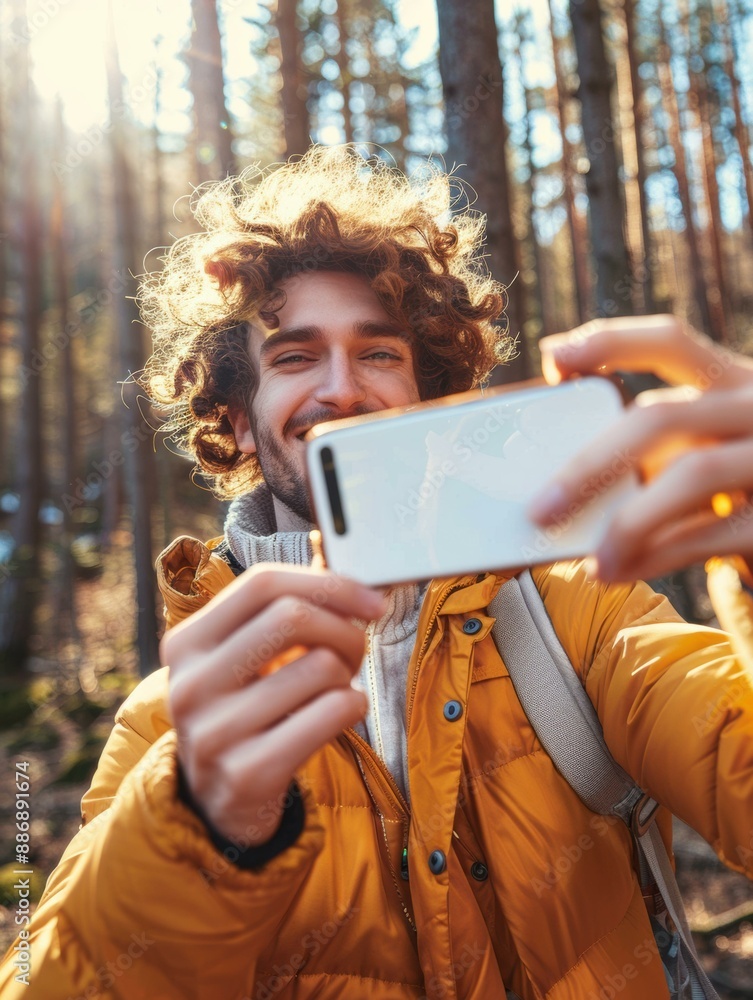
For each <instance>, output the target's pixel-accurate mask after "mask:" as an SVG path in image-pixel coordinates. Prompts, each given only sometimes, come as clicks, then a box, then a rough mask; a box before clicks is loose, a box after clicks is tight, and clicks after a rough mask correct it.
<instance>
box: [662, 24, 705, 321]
mask: <svg viewBox="0 0 753 1000" xmlns="http://www.w3.org/2000/svg"><path fill="white" fill-rule="evenodd" d="M659 32H660V34H659V51H658V53H657V73H658V75H659V85H660V87H661V92H662V103H663V104H664V108H665V110H666V112H667V118H668V123H669V124H668V138H669V142H670V145H671V146H672V151H673V152H674V156H675V165H674V168H673V170H674V175H675V179H676V180H677V191H678V194H679V196H680V203H681V205H682V211H683V215H684V216H685V232H686V234H687V239H688V250H689V251H690V263H691V268H692V271H693V287H694V290H695V296H694V297H695V300H696V304H697V306H698V310H699V312H700V317H701V325H702V327H703V329H704V330H705V332H706V333H707V334H709V336H712V335H713V330H714V324H713V323H712V319H711V309H710V306H709V300H708V297H707V295H706V277H705V267H704V263H703V258H702V257H701V251H700V247H699V244H698V233H697V232H696V227H695V221H694V219H693V206H692V204H691V200H690V185H689V183H688V167H687V158H686V156H685V145H684V143H683V141H682V132H681V129H680V107H679V104H678V103H677V91H676V90H675V85H674V80H673V78H672V65H671V53H670V49H669V44H668V42H667V33H666V29H665V27H664V19H663V17H662V14H661V12H660V14H659Z"/></svg>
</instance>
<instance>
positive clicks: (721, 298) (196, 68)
mask: <svg viewBox="0 0 753 1000" xmlns="http://www.w3.org/2000/svg"><path fill="white" fill-rule="evenodd" d="M751 57H753V0H679V2H677V3H671V2H668V0H603V2H601V3H598V2H597V0H576V2H570V3H568V2H567V0H548V2H547V0H528V2H525V0H520V2H517V3H516V2H513V0H500V2H498V3H497V4H496V6H495V4H494V2H493V0H436V4H435V3H434V2H433V0H258V2H257V0H170V2H169V3H167V2H162V3H160V2H159V0H156V2H155V0H150V2H149V0H108V2H102V0H29V2H28V3H27V2H26V0H0V459H1V461H0V727H2V736H1V737H0V739H1V740H2V746H3V748H4V751H5V752H6V753H7V756H8V760H9V762H10V761H18V760H24V761H29V764H30V768H31V773H32V775H33V781H32V785H33V788H34V789H35V795H36V799H35V808H36V811H35V812H34V820H33V823H32V831H31V832H32V837H31V841H32V845H33V847H32V854H31V861H32V863H33V866H34V872H35V880H34V884H35V887H36V888H35V894H37V895H38V892H39V889H40V887H41V886H42V885H43V883H44V878H45V877H46V875H47V874H48V873H49V870H50V869H51V867H52V866H53V865H54V864H55V862H56V861H57V858H58V857H59V854H60V851H61V850H62V847H63V846H64V844H65V842H66V841H67V840H68V839H69V837H70V836H71V834H72V832H73V831H74V830H75V827H76V824H77V816H78V804H77V803H78V798H79V797H80V794H81V791H82V790H83V789H84V788H85V787H86V782H87V781H88V780H89V778H90V777H91V774H92V773H93V769H94V767H95V765H96V760H97V758H98V755H99V753H100V751H101V747H102V744H103V740H104V739H105V738H106V736H107V734H108V732H109V728H110V725H111V720H112V713H113V710H114V707H115V706H116V705H117V704H118V703H119V702H120V701H121V700H122V698H123V697H124V696H125V695H126V694H127V693H128V691H129V690H131V689H132V687H133V686H134V685H135V683H137V681H138V678H139V676H140V675H143V674H146V673H148V672H149V671H150V670H152V669H153V668H154V666H155V665H156V664H157V641H158V635H159V630H160V624H159V622H160V617H161V609H160V601H159V598H158V595H157V594H156V590H155V580H154V572H153V564H154V560H155V558H156V556H157V555H158V553H159V551H160V550H161V549H162V548H163V547H164V546H165V545H166V544H167V543H168V542H169V541H171V540H172V539H173V538H174V537H176V536H177V535H179V534H189V535H194V536H197V537H200V538H210V537H213V536H216V535H218V534H220V533H221V531H222V519H223V508H222V505H221V504H220V503H219V502H218V501H216V500H215V499H214V498H213V497H212V496H211V494H210V493H209V491H208V490H207V488H206V484H205V483H204V482H203V480H202V477H201V476H200V475H192V468H191V463H190V462H189V461H187V459H186V456H184V455H182V454H181V453H180V452H179V450H178V449H177V448H176V447H175V446H174V445H172V444H170V442H169V441H166V440H165V439H164V437H163V436H162V435H160V433H159V426H160V423H161V422H162V420H163V419H164V414H159V413H157V412H155V411H154V410H153V409H152V408H151V407H150V405H149V403H148V401H147V400H146V399H145V398H144V397H143V394H142V393H140V392H139V391H138V390H137V387H136V386H135V384H134V382H133V378H132V376H133V375H134V374H136V373H138V372H139V371H140V370H141V369H142V367H143V365H144V361H145V359H146V357H147V355H148V353H149V334H148V331H147V330H145V329H144V328H143V327H142V326H141V325H140V324H139V322H138V314H137V310H136V306H135V302H134V300H133V296H134V295H135V294H136V287H137V280H136V279H137V276H138V275H139V274H141V273H143V272H144V271H152V270H156V269H158V268H159V266H160V256H161V253H162V250H161V249H160V248H164V247H165V246H166V245H169V244H170V243H171V242H172V241H173V240H174V239H175V238H179V237H180V236H183V235H185V234H187V233H189V232H191V231H192V228H193V220H192V215H191V212H190V201H191V198H192V192H195V190H196V188H197V187H198V186H199V185H201V184H203V183H205V182H208V181H211V180H214V179H218V178H221V177H224V176H226V175H227V174H228V173H235V172H238V171H239V170H241V169H243V168H245V167H247V166H250V165H252V164H258V165H261V166H266V165H268V164H270V163H274V162H278V161H280V160H282V159H284V158H286V157H287V156H290V155H292V154H300V153H302V152H304V151H305V149H306V148H307V147H308V145H309V144H310V142H312V141H313V142H318V143H321V144H324V145H330V144H335V143H342V142H353V143H357V144H371V145H369V146H366V145H363V147H362V148H363V152H364V154H365V155H377V156H380V157H385V158H387V159H389V160H390V161H391V162H393V163H395V164H397V165H398V166H399V167H401V168H403V169H405V170H407V171H408V172H412V171H414V170H419V169H420V168H421V166H422V164H424V163H425V161H426V159H427V158H432V159H434V160H435V161H439V162H444V164H445V165H446V166H447V168H449V169H454V170H455V172H456V173H457V175H458V177H460V178H462V179H463V180H464V181H465V182H467V184H468V185H470V188H469V190H471V191H472V192H474V193H475V201H474V204H473V207H474V208H475V209H478V210H480V211H482V212H484V213H486V214H487V215H488V219H489V224H488V242H487V246H486V253H487V255H488V256H487V260H488V264H489V267H490V269H491V270H492V272H493V274H494V275H495V277H497V278H498V279H499V280H501V281H503V282H504V283H505V284H507V285H508V286H509V305H508V309H507V316H508V320H509V325H510V329H511V330H512V331H513V333H518V335H519V337H518V347H519V355H518V358H517V359H516V361H515V362H514V363H513V364H512V365H511V366H509V368H507V369H505V370H503V371H498V373H497V375H496V380H497V381H514V380H517V379H519V378H521V377H526V376H528V375H532V374H535V373H536V372H537V370H538V354H537V342H538V339H539V338H540V337H541V336H543V335H545V334H548V333H554V332H557V331H561V330H566V329H569V328H571V327H573V326H575V325H577V324H578V323H580V322H584V321H586V320H588V319H590V318H593V317H596V316H616V315H630V314H645V313H650V312H657V311H661V312H674V313H676V314H677V315H679V316H681V317H683V318H686V319H687V320H689V321H690V322H691V323H693V325H695V326H696V327H697V328H698V329H701V330H704V331H705V332H706V333H708V334H709V335H710V336H711V337H713V338H714V339H715V340H717V341H720V342H722V343H725V344H727V345H729V346H731V347H734V348H737V349H741V350H747V351H750V349H751V348H752V347H753V253H751V251H752V250H753V161H752V159H751V129H753V58H751ZM473 197H474V195H471V198H473ZM197 486H198V487H200V488H197ZM702 581H703V573H702V570H701V569H700V568H693V569H691V570H690V571H688V572H687V573H684V574H678V575H677V576H675V577H672V578H670V579H666V580H662V581H659V582H658V585H659V586H660V587H661V588H662V589H664V590H665V591H666V592H667V593H668V594H669V596H670V597H671V599H672V600H673V602H674V603H675V605H676V606H677V607H678V608H679V610H681V612H682V613H683V614H684V615H685V616H686V617H688V618H689V619H693V620H696V621H702V622H705V623H711V624H713V623H714V622H713V617H712V610H711V608H710V605H709V602H708V597H707V595H706V594H705V591H704V589H703V582H702ZM12 841H13V832H12V830H11V826H10V807H9V806H8V808H7V809H6V806H5V803H4V802H3V803H2V805H0V849H2V854H0V864H1V863H2V861H3V860H4V859H5V858H10V857H11V855H12ZM678 858H679V861H680V868H681V870H682V873H683V878H684V879H685V882H684V885H685V889H686V893H688V894H689V896H690V907H691V913H692V915H693V920H694V926H695V928H696V931H697V940H698V942H699V945H700V946H701V948H702V950H703V952H704V956H705V960H706V961H707V962H708V967H709V970H710V971H711V972H712V974H713V975H714V976H715V977H716V981H717V983H718V984H719V987H720V990H722V991H723V993H724V996H725V997H730V998H731V997H735V996H738V995H741V996H742V995H745V996H750V995H751V992H750V991H751V990H753V986H751V982H750V972H747V973H746V972H745V971H744V970H745V966H744V964H743V962H742V960H743V959H745V958H746V957H747V958H749V957H750V956H753V929H752V928H751V925H750V923H748V922H747V918H748V917H750V915H751V912H752V911H753V902H752V901H751V899H752V898H753V892H752V891H751V889H750V886H749V885H748V884H747V883H745V882H744V881H741V880H738V879H737V878H736V877H735V876H732V875H730V874H728V873H724V872H721V871H720V870H719V869H718V868H716V867H715V866H714V862H713V861H712V860H711V859H710V858H709V850H708V848H707V847H706V846H705V845H704V844H703V843H702V842H700V841H699V840H697V838H693V837H692V836H691V835H690V834H689V833H688V832H687V831H686V830H682V829H679V830H678ZM12 867H13V866H12V865H10V866H6V869H0V901H2V900H3V899H5V901H6V902H10V901H11V896H12V886H11V883H12V879H11V878H10V869H11V868H12ZM4 912H5V916H3V911H2V910H0V932H2V933H4V938H3V940H5V941H9V940H10V938H11V936H12V935H11V931H12V924H11V923H10V917H9V914H10V913H11V911H10V910H6V911H4ZM746 975H747V977H748V978H747V979H746V978H745V977H746ZM741 990H742V992H740V991H741ZM746 990H748V991H749V992H747V993H746V992H745V991H746Z"/></svg>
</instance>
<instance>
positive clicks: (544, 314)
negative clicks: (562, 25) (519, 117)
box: [515, 14, 554, 337]
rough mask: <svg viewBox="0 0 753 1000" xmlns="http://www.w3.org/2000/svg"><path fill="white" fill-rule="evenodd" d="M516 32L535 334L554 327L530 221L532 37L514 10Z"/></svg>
mask: <svg viewBox="0 0 753 1000" xmlns="http://www.w3.org/2000/svg"><path fill="white" fill-rule="evenodd" d="M516 34H517V44H516V45H515V53H516V57H517V63H518V73H519V75H520V85H521V88H522V90H523V101H524V104H525V113H526V120H525V132H524V133H523V153H524V156H525V165H526V167H527V169H528V177H527V179H526V182H525V192H526V204H527V208H528V217H529V225H528V241H529V243H530V247H531V254H532V258H533V285H534V286H535V288H536V299H537V302H538V307H539V329H538V336H539V337H545V336H547V334H550V333H554V328H553V325H552V320H551V317H550V316H549V311H548V300H547V297H546V295H545V293H544V281H545V279H546V268H545V267H544V261H543V254H542V250H541V247H540V246H539V240H538V236H537V235H536V226H535V225H534V221H533V216H534V211H535V194H536V167H535V165H534V162H533V138H532V135H531V119H532V117H533V111H534V109H533V104H532V101H531V92H530V90H529V89H528V87H527V86H526V82H525V65H524V60H523V55H522V51H523V46H524V44H525V43H526V42H530V41H532V37H531V33H530V22H528V19H527V18H526V17H525V15H523V14H518V17H517V23H516ZM527 298H528V296H527ZM528 301H529V302H530V298H528Z"/></svg>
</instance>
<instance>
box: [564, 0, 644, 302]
mask: <svg viewBox="0 0 753 1000" xmlns="http://www.w3.org/2000/svg"><path fill="white" fill-rule="evenodd" d="M570 18H571V20H572V25H573V37H574V39H575V50H576V53H577V56H578V76H579V77H580V85H579V88H578V97H579V98H580V102H581V106H582V124H583V138H584V142H585V146H586V155H587V156H588V161H589V169H588V173H587V174H586V190H587V191H588V210H589V220H590V229H591V246H592V248H593V254H594V259H595V261H596V307H597V312H598V314H599V315H600V316H624V315H627V314H628V313H629V312H630V311H631V287H632V275H631V272H630V265H629V261H628V254H627V248H626V246H625V236H624V232H623V222H624V210H623V198H622V186H621V184H620V178H619V170H618V163H617V152H616V147H615V132H616V130H615V124H614V122H613V120H612V81H611V71H610V68H609V64H608V63H607V57H606V52H605V50H604V36H603V34H602V28H601V11H600V9H599V4H598V0H583V2H578V0H570Z"/></svg>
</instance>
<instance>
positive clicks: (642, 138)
mask: <svg viewBox="0 0 753 1000" xmlns="http://www.w3.org/2000/svg"><path fill="white" fill-rule="evenodd" d="M623 12H624V15H625V35H626V38H625V44H626V48H627V58H628V67H629V69H630V90H631V93H632V97H633V130H634V135H635V165H636V181H637V184H638V196H639V199H640V215H641V235H642V242H643V260H642V262H641V265H642V266H641V272H642V278H643V280H642V281H640V286H641V288H642V289H643V310H644V312H647V313H654V312H656V297H655V295H654V272H653V264H652V261H653V254H652V240H651V226H650V224H649V218H648V197H647V195H646V179H647V177H648V172H647V170H646V156H645V151H646V146H647V141H646V127H645V126H646V119H645V113H644V107H643V88H642V87H641V80H640V75H639V73H638V53H637V51H636V44H637V39H636V35H635V3H634V0H623ZM636 276H637V275H636Z"/></svg>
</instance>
